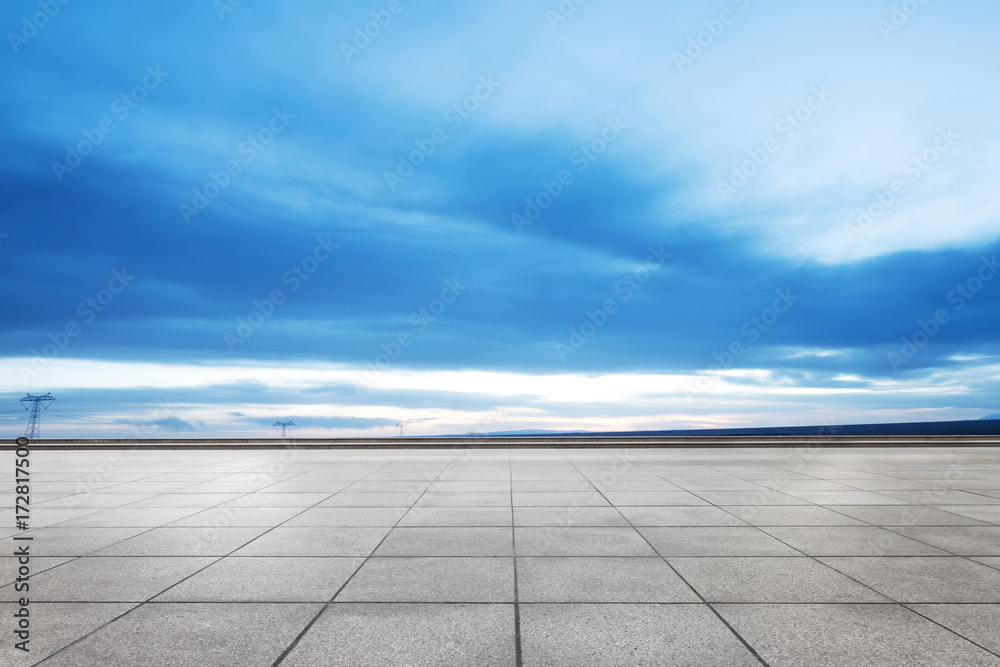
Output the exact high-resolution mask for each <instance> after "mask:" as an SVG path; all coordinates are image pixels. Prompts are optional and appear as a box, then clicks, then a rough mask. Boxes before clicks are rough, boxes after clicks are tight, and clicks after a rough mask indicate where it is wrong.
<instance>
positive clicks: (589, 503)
mask: <svg viewBox="0 0 1000 667" xmlns="http://www.w3.org/2000/svg"><path fill="white" fill-rule="evenodd" d="M513 503H514V506H515V507H572V506H580V507H607V506H608V504H609V503H608V501H607V500H605V499H604V496H602V495H601V494H600V493H598V492H597V491H553V492H550V493H544V492H537V491H514V493H513Z"/></svg>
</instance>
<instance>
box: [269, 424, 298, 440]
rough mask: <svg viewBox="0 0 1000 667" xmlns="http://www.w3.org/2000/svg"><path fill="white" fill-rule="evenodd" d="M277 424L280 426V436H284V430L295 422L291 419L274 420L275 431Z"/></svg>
mask: <svg viewBox="0 0 1000 667" xmlns="http://www.w3.org/2000/svg"><path fill="white" fill-rule="evenodd" d="M279 426H280V427H281V437H282V438H284V437H285V431H286V430H287V429H290V428H292V427H294V426H295V422H293V421H287V422H274V430H275V431H277V430H278V427H279Z"/></svg>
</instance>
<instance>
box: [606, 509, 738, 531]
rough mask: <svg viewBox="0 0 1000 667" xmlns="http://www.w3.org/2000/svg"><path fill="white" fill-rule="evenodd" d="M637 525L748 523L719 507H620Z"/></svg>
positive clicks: (723, 524)
mask: <svg viewBox="0 0 1000 667" xmlns="http://www.w3.org/2000/svg"><path fill="white" fill-rule="evenodd" d="M618 509H619V510H621V513H622V514H623V515H624V516H625V518H626V519H628V520H629V521H630V522H631V523H632V525H635V526H745V525H746V523H744V522H743V521H741V520H740V519H738V518H737V517H735V516H733V515H732V514H730V513H728V512H726V511H725V510H721V509H719V508H718V507H711V506H708V505H706V506H703V507H632V506H622V507H619V508H618Z"/></svg>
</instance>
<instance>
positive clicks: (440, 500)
mask: <svg viewBox="0 0 1000 667" xmlns="http://www.w3.org/2000/svg"><path fill="white" fill-rule="evenodd" d="M414 507H510V492H509V491H508V492H506V493H425V494H424V495H422V496H421V497H420V500H418V501H417V502H416V503H414Z"/></svg>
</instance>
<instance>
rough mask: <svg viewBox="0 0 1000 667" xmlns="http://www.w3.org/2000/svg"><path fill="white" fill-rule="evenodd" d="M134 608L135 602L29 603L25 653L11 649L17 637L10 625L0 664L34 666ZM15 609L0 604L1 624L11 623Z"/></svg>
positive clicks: (1, 646)
mask: <svg viewBox="0 0 1000 667" xmlns="http://www.w3.org/2000/svg"><path fill="white" fill-rule="evenodd" d="M135 606H136V605H135V603H111V602H87V603H83V602H34V601H32V603H31V606H30V607H29V613H30V617H29V618H30V620H31V630H32V632H31V636H30V637H29V640H30V641H29V643H28V648H29V650H28V652H27V653H25V652H24V651H21V650H19V649H16V648H14V642H17V641H20V638H17V639H15V638H14V635H13V627H12V626H13V623H12V622H11V626H9V627H10V630H9V632H10V635H9V637H5V638H4V639H5V640H7V641H4V642H2V643H0V664H2V665H5V667H28V665H34V664H36V663H37V662H39V661H41V660H42V659H43V658H45V657H46V656H49V655H52V654H53V653H55V652H56V651H58V650H59V649H61V648H62V647H64V646H66V645H68V644H71V643H72V642H74V641H76V640H77V639H79V638H80V637H83V636H84V635H86V634H87V633H90V632H93V631H94V630H96V629H97V628H99V627H101V626H102V625H104V624H105V623H107V622H108V621H110V620H112V619H114V618H115V617H117V616H120V615H122V614H124V613H125V612H127V611H128V610H129V609H132V608H134V607H135ZM19 607H20V605H17V604H16V603H7V602H5V603H0V616H2V617H3V618H4V621H5V622H6V621H8V620H11V619H12V617H13V614H14V612H15V611H17V610H18V609H19Z"/></svg>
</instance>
